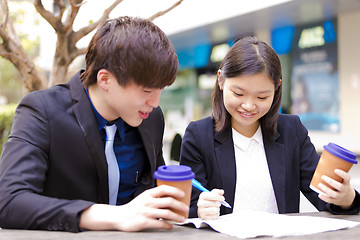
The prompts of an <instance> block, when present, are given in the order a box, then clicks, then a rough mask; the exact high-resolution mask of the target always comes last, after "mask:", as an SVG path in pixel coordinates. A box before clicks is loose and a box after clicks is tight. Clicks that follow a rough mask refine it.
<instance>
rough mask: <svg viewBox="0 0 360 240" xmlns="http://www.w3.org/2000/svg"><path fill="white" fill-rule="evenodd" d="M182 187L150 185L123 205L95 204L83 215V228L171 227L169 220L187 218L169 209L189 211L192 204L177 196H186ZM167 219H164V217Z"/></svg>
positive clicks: (81, 226)
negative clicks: (189, 205)
mask: <svg viewBox="0 0 360 240" xmlns="http://www.w3.org/2000/svg"><path fill="white" fill-rule="evenodd" d="M184 195H185V193H184V192H183V191H181V190H180V189H177V188H174V187H171V186H166V185H162V186H159V187H156V188H152V189H149V190H147V191H145V192H143V193H142V194H140V195H139V196H137V197H136V198H135V199H133V200H132V201H131V202H129V203H127V204H125V205H122V206H111V205H106V204H94V205H92V206H91V207H89V208H88V209H86V210H85V211H84V212H83V213H82V215H81V217H80V228H84V229H88V230H121V231H129V232H132V231H140V230H144V229H150V228H160V229H171V228H172V224H171V223H168V222H167V221H166V220H168V221H175V222H183V221H184V220H185V218H184V217H183V216H181V215H179V214H176V213H174V212H172V211H170V210H169V209H170V208H171V209H174V210H178V211H181V212H186V213H187V212H189V207H188V206H187V205H186V204H185V203H182V202H180V201H178V200H176V199H175V198H182V197H184ZM162 219H163V220H162Z"/></svg>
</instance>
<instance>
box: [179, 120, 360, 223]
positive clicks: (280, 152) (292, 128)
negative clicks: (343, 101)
mask: <svg viewBox="0 0 360 240" xmlns="http://www.w3.org/2000/svg"><path fill="white" fill-rule="evenodd" d="M214 128H215V127H214V120H213V119H212V118H210V117H208V118H205V119H202V120H199V121H196V122H191V123H190V124H189V126H188V127H187V129H186V132H185V135H184V138H183V142H182V147H181V157H180V164H184V165H188V166H190V167H191V168H192V170H193V171H194V172H195V176H196V179H197V180H198V181H200V182H201V183H202V184H203V185H204V187H206V188H208V189H209V190H211V189H213V188H218V189H224V191H225V194H224V196H225V199H226V201H227V202H228V203H229V204H230V205H231V206H233V205H234V194H235V185H236V165H235V164H236V163H235V152H234V143H233V140H232V131H231V127H229V128H227V129H225V130H224V131H222V132H220V133H215V131H214ZM263 141H264V147H265V153H266V158H267V162H268V166H269V172H270V176H271V181H272V184H273V187H274V192H275V197H276V202H277V206H278V210H279V213H296V212H299V203H300V191H301V192H302V193H303V194H304V195H305V197H306V198H307V199H309V201H310V202H311V203H312V204H313V205H314V206H315V207H316V208H317V209H318V210H320V211H322V210H325V209H328V210H330V209H329V208H331V206H326V205H327V204H326V203H325V202H323V201H322V200H320V199H319V198H318V196H317V193H315V192H314V191H312V190H311V189H310V188H309V185H310V181H311V178H312V175H313V173H314V171H315V168H316V166H317V163H318V161H319V158H320V156H319V155H318V154H317V153H316V150H315V148H314V146H313V144H312V143H311V142H310V138H309V136H308V131H307V130H306V128H305V127H304V126H303V125H302V124H301V122H300V119H299V118H298V117H297V116H295V115H282V114H280V116H279V119H278V126H277V132H276V135H275V137H274V138H272V139H267V138H266V137H265V136H264V135H263ZM199 195H200V191H199V190H197V189H195V188H193V191H192V196H191V207H190V214H189V215H190V217H197V206H196V204H197V200H198V197H199ZM357 195H358V193H357ZM357 200H358V196H357ZM357 211H358V209H357ZM231 212H232V209H229V208H225V207H224V206H221V208H220V214H221V215H222V214H227V213H231ZM332 212H333V213H335V210H334V211H332Z"/></svg>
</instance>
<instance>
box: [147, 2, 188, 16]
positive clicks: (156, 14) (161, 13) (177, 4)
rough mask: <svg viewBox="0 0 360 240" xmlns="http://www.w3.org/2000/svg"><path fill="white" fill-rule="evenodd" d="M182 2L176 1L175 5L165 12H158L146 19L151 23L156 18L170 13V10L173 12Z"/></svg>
mask: <svg viewBox="0 0 360 240" xmlns="http://www.w3.org/2000/svg"><path fill="white" fill-rule="evenodd" d="M182 1H183V0H179V1H177V2H176V3H174V4H173V5H172V6H171V7H169V8H168V9H166V10H163V11H160V12H158V13H155V14H154V15H152V16H151V17H149V18H148V19H149V20H151V21H153V20H154V19H155V18H158V17H160V16H162V15H164V14H166V13H168V12H170V11H171V10H173V9H174V8H176V7H177V6H179V5H180V4H181V3H182Z"/></svg>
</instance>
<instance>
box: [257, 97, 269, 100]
mask: <svg viewBox="0 0 360 240" xmlns="http://www.w3.org/2000/svg"><path fill="white" fill-rule="evenodd" d="M267 98H268V97H259V99H260V100H265V99H267Z"/></svg>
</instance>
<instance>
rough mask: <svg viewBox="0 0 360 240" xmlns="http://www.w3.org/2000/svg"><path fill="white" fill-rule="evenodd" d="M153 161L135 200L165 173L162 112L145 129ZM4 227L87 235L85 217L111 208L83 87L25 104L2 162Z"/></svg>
mask: <svg viewBox="0 0 360 240" xmlns="http://www.w3.org/2000/svg"><path fill="white" fill-rule="evenodd" d="M138 130H139V133H140V135H141V138H142V140H143V143H144V146H145V150H146V153H147V156H148V160H149V161H148V162H147V165H146V167H145V170H144V174H143V175H142V176H141V178H140V180H139V181H140V185H139V187H138V189H137V191H136V192H135V196H136V195H138V194H140V193H141V192H142V191H144V190H145V189H148V188H151V187H153V186H154V185H155V182H154V179H153V177H152V174H153V172H154V171H155V170H156V168H157V167H158V166H160V165H164V159H163V156H162V139H163V131H164V118H163V115H162V112H161V109H160V108H156V109H154V110H153V111H152V113H151V114H150V116H149V118H148V119H146V120H144V121H143V122H142V124H141V125H140V126H139V127H138ZM0 163H1V165H0V226H1V227H3V228H20V229H48V230H66V231H73V232H76V231H79V228H78V221H79V215H80V214H81V213H82V211H83V210H84V209H86V208H88V207H89V206H91V205H92V204H94V203H108V202H109V199H108V196H109V193H108V190H109V188H108V176H107V162H106V158H105V153H104V145H103V142H102V140H101V137H100V133H99V130H98V128H97V122H96V119H95V116H94V113H93V110H92V107H91V104H90V101H89V99H88V97H87V95H86V93H85V91H84V87H83V86H82V84H81V81H80V72H79V73H77V74H76V75H75V76H74V77H72V79H71V80H70V81H69V82H68V83H66V84H61V85H58V86H54V87H52V88H50V89H48V90H44V91H38V92H33V93H30V94H28V95H27V96H25V97H24V98H23V99H22V101H21V102H20V104H19V106H18V108H17V110H16V114H15V117H14V121H13V125H12V130H11V133H10V136H9V140H8V142H7V143H5V145H4V148H3V152H2V156H1V160H0Z"/></svg>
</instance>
